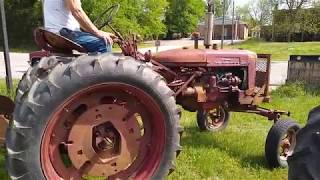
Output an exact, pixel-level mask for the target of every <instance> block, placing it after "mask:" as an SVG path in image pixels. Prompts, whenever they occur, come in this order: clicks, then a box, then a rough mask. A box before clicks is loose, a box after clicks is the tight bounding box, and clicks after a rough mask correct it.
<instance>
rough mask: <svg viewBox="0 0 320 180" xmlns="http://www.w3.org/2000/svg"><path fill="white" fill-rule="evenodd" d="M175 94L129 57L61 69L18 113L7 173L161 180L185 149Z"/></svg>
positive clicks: (37, 86) (87, 60) (82, 60)
mask: <svg viewBox="0 0 320 180" xmlns="http://www.w3.org/2000/svg"><path fill="white" fill-rule="evenodd" d="M172 94H173V93H171V90H170V89H169V88H168V87H167V85H166V83H165V82H164V81H163V80H162V78H161V76H159V75H158V74H157V73H155V72H153V71H152V70H151V69H149V68H147V67H146V66H144V65H143V64H142V63H139V62H136V61H135V60H133V59H132V58H130V57H127V58H119V57H117V56H113V55H111V54H103V55H97V56H92V55H91V56H88V55H86V56H82V57H79V58H78V59H76V60H74V61H73V62H71V63H67V64H64V63H59V65H57V66H55V67H54V68H53V69H52V70H50V71H49V73H48V76H47V77H42V79H38V81H36V82H34V84H33V85H32V87H31V88H30V90H29V91H28V92H27V94H26V95H24V96H23V98H22V99H21V101H22V102H21V105H20V106H18V107H17V108H16V109H15V113H14V123H13V124H14V125H15V126H12V127H10V128H9V132H8V133H7V140H8V144H7V152H8V158H7V162H8V163H7V164H8V171H9V174H10V176H11V177H23V178H24V179H86V178H90V177H98V178H103V179H106V178H107V179H153V178H154V179H162V178H164V177H165V176H166V175H168V174H169V173H170V172H171V171H172V170H173V164H172V163H173V161H174V159H175V155H176V154H178V152H179V151H180V150H181V147H180V145H179V141H180V137H179V133H180V131H181V130H182V129H181V128H180V127H179V125H178V119H179V111H178V109H177V107H176V104H175V101H174V98H173V97H172ZM26 127H27V128H26ZM29 157H33V158H29Z"/></svg>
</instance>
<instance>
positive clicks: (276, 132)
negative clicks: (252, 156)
mask: <svg viewBox="0 0 320 180" xmlns="http://www.w3.org/2000/svg"><path fill="white" fill-rule="evenodd" d="M299 129H300V126H299V125H298V124H297V123H296V122H294V121H292V120H279V121H278V122H276V123H275V124H274V125H273V126H272V128H271V129H270V131H269V133H268V136H267V139H266V145H265V154H266V159H267V162H268V165H269V166H270V167H271V168H276V167H287V166H288V163H287V159H288V157H289V156H291V155H292V154H293V150H294V148H295V146H296V134H297V132H298V130H299Z"/></svg>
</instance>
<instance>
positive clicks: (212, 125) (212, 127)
mask: <svg viewBox="0 0 320 180" xmlns="http://www.w3.org/2000/svg"><path fill="white" fill-rule="evenodd" d="M229 118H230V113H229V112H228V111H227V110H226V109H225V108H223V107H222V106H219V107H217V108H215V109H212V110H209V111H205V110H198V112H197V124H198V127H199V129H200V130H201V131H211V132H219V131H222V130H224V129H225V128H226V127H227V126H228V122H229Z"/></svg>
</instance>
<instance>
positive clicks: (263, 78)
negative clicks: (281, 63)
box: [256, 54, 271, 95]
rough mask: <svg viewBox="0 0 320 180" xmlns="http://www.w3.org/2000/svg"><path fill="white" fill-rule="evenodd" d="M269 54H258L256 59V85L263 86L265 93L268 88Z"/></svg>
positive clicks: (265, 93)
mask: <svg viewBox="0 0 320 180" xmlns="http://www.w3.org/2000/svg"><path fill="white" fill-rule="evenodd" d="M270 64H271V56H270V55H269V54H258V59H257V61H256V87H258V88H262V87H264V86H265V89H266V91H265V92H264V95H267V93H268V89H269V79H270V78H269V75H270Z"/></svg>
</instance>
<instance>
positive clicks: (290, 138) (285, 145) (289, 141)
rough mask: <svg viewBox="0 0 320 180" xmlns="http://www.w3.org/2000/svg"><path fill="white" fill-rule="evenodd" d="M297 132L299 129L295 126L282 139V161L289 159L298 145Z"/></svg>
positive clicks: (280, 147)
mask: <svg viewBox="0 0 320 180" xmlns="http://www.w3.org/2000/svg"><path fill="white" fill-rule="evenodd" d="M296 134H297V131H296V130H295V129H294V128H290V129H288V130H287V133H286V134H285V135H284V136H283V138H282V139H281V141H280V144H279V152H278V153H279V160H280V161H287V159H288V157H289V156H291V155H292V154H293V151H294V148H295V146H296Z"/></svg>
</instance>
